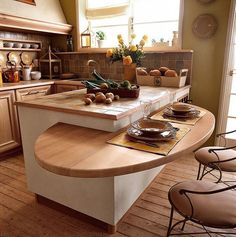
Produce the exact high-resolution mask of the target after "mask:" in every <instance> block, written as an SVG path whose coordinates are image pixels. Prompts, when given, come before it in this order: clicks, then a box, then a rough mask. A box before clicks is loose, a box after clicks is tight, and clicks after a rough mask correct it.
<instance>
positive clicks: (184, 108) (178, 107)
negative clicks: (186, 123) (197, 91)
mask: <svg viewBox="0 0 236 237" xmlns="http://www.w3.org/2000/svg"><path fill="white" fill-rule="evenodd" d="M170 109H171V110H172V111H173V112H174V113H179V114H181V113H188V112H191V111H194V107H193V106H191V105H189V104H186V103H181V102H177V103H173V104H172V105H171V106H170Z"/></svg>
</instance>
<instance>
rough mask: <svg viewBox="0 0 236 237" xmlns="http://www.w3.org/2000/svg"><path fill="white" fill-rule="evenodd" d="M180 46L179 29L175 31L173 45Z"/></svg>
mask: <svg viewBox="0 0 236 237" xmlns="http://www.w3.org/2000/svg"><path fill="white" fill-rule="evenodd" d="M178 46H179V45H178V31H173V39H172V47H178Z"/></svg>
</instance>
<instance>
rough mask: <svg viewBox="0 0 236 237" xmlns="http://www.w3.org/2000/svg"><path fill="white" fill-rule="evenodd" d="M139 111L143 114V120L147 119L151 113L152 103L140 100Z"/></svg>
mask: <svg viewBox="0 0 236 237" xmlns="http://www.w3.org/2000/svg"><path fill="white" fill-rule="evenodd" d="M140 105H141V110H142V113H143V118H144V119H147V117H148V115H149V114H150V113H151V108H152V101H151V100H140Z"/></svg>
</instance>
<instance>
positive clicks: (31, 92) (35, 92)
mask: <svg viewBox="0 0 236 237" xmlns="http://www.w3.org/2000/svg"><path fill="white" fill-rule="evenodd" d="M38 93H40V91H29V92H28V93H27V94H26V95H35V94H38Z"/></svg>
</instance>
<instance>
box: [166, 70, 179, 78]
mask: <svg viewBox="0 0 236 237" xmlns="http://www.w3.org/2000/svg"><path fill="white" fill-rule="evenodd" d="M165 76H166V77H177V76H178V75H177V73H176V71H175V70H167V71H166V72H165Z"/></svg>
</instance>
